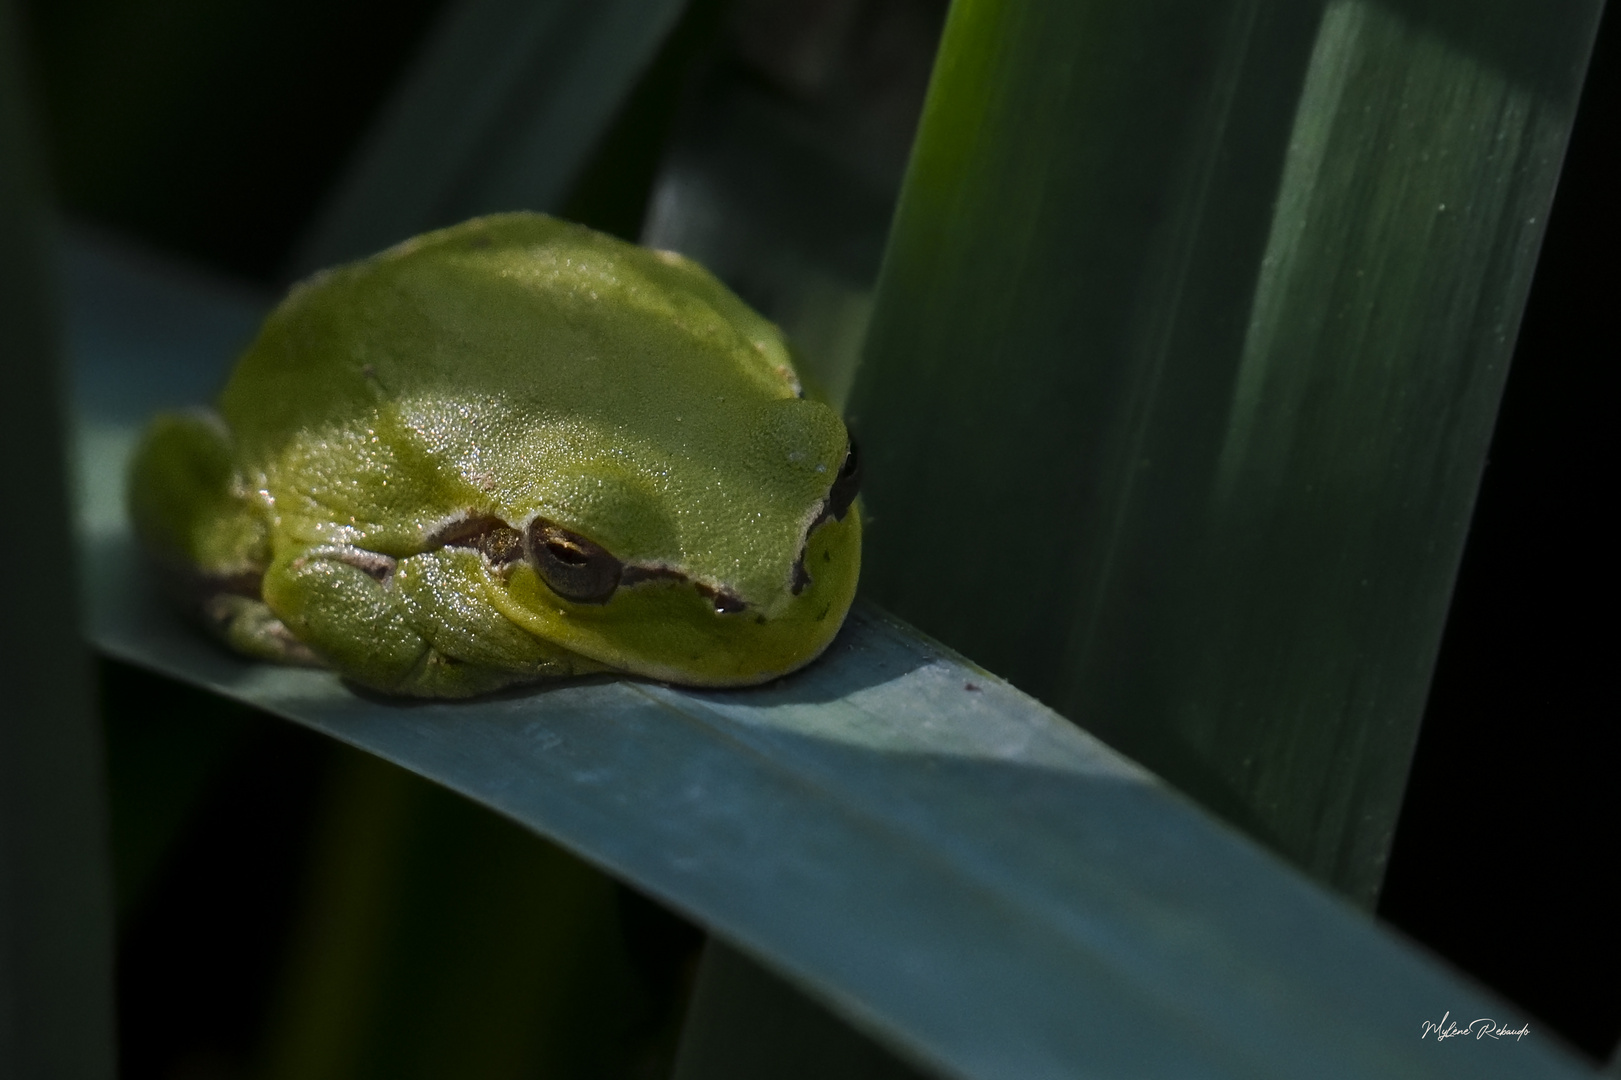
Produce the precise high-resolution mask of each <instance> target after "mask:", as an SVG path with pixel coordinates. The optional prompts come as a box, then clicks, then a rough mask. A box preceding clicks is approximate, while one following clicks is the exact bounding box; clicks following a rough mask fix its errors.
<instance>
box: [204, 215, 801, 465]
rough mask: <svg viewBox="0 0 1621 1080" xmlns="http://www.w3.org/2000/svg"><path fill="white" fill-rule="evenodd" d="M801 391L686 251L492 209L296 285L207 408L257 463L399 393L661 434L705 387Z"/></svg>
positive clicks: (704, 407) (776, 353)
mask: <svg viewBox="0 0 1621 1080" xmlns="http://www.w3.org/2000/svg"><path fill="white" fill-rule="evenodd" d="M798 392H799V386H798V383H797V380H796V377H795V375H794V372H793V367H792V364H791V361H790V358H789V354H788V351H787V347H786V344H785V342H784V340H783V338H782V335H781V332H780V331H778V330H777V328H776V327H775V326H773V325H772V324H771V323H769V322H767V321H766V320H765V319H763V318H761V317H760V316H759V315H757V314H756V313H754V312H753V311H752V310H750V309H749V308H748V307H747V306H746V305H745V304H743V303H742V302H741V301H740V300H738V299H737V297H736V296H734V295H733V294H732V293H731V292H730V291H728V290H727V289H726V288H725V287H724V286H722V285H721V284H720V283H719V282H718V281H716V280H715V279H714V278H713V277H712V276H711V275H710V274H709V273H708V272H707V271H705V270H703V269H702V268H701V267H699V266H698V265H697V264H695V263H693V262H691V261H690V260H686V259H683V258H681V257H680V256H676V255H672V254H669V253H665V252H654V251H649V250H647V249H644V248H639V247H637V246H635V245H632V244H628V243H625V242H623V241H620V240H616V239H614V238H612V237H609V236H605V235H603V234H601V233H597V232H594V231H592V230H590V229H587V228H585V227H583V226H578V225H573V224H570V223H567V222H562V221H558V220H556V219H553V218H549V217H546V216H544V215H539V214H502V215H495V216H492V217H486V218H478V219H474V220H472V221H469V222H465V223H463V224H461V225H457V226H455V227H453V228H449V229H443V230H440V231H438V232H434V233H428V234H426V235H424V236H421V237H417V238H415V239H413V240H411V241H408V242H406V243H404V244H401V245H399V246H398V247H395V248H392V249H390V250H388V251H386V252H383V253H382V254H380V255H377V256H374V257H372V258H370V259H367V260H364V261H362V262H359V263H354V264H351V265H349V266H345V267H340V268H337V269H335V270H331V271H326V272H323V273H321V274H318V275H316V276H315V277H313V278H311V279H310V280H308V281H306V282H304V283H302V284H301V285H299V286H297V287H295V288H294V289H293V291H292V292H291V294H290V295H289V296H288V298H287V299H286V300H285V301H284V302H283V303H282V304H281V306H280V307H279V308H278V309H277V310H276V311H275V312H274V313H273V314H272V315H271V316H270V318H269V319H268V320H267V321H266V323H265V326H264V328H263V329H262V331H261V332H260V335H259V337H258V338H257V339H256V340H255V342H254V343H253V345H252V346H251V347H250V348H249V350H248V352H247V353H246V354H245V355H244V356H243V358H242V361H241V362H240V363H239V365H238V366H237V369H236V371H235V373H234V374H233V376H232V378H231V381H230V382H229V384H228V385H227V386H226V388H225V390H224V392H223V393H222V395H221V399H220V411H221V413H222V415H223V416H224V418H225V420H226V422H227V423H228V424H229V425H230V428H231V430H232V432H233V433H234V436H235V438H236V442H237V447H238V450H239V453H240V454H241V455H242V459H243V460H244V462H245V463H253V462H256V461H257V462H263V461H264V460H266V459H267V458H270V457H273V456H275V455H276V454H277V453H279V452H280V451H281V449H282V447H283V446H284V445H285V444H286V442H287V440H288V439H290V438H296V437H298V436H299V434H300V433H305V434H314V433H318V432H321V431H324V430H331V429H334V428H348V427H352V426H353V425H355V424H356V423H364V422H365V418H366V417H368V416H370V415H373V414H374V413H375V412H376V410H378V409H379V408H380V407H388V406H391V405H395V404H399V403H408V402H410V401H412V400H426V401H433V402H436V403H443V402H446V401H459V402H462V403H463V404H464V405H465V406H466V407H467V408H468V409H471V410H474V411H480V410H483V409H484V407H485V406H486V405H488V406H492V407H495V408H492V410H491V411H492V412H498V413H500V414H501V415H521V416H528V417H544V416H548V415H552V416H570V417H575V418H580V417H594V418H596V419H598V420H600V421H601V422H603V423H605V424H608V425H610V426H614V427H616V428H624V429H626V430H629V431H631V432H633V433H634V434H635V435H636V436H637V437H639V438H644V439H649V440H652V441H656V442H666V441H669V440H671V439H690V438H691V437H692V434H693V433H692V430H691V428H690V427H689V428H687V429H678V428H676V427H674V425H678V424H681V423H682V422H683V418H684V417H685V418H690V417H691V416H696V415H702V414H705V413H709V412H712V411H713V405H714V402H715V399H716V397H717V396H720V397H723V398H725V397H731V398H732V400H733V402H734V403H738V402H740V401H741V400H742V399H748V398H755V399H758V400H759V402H760V403H762V404H764V403H767V402H769V401H773V400H779V399H782V398H787V397H792V396H794V395H796V394H797V393H798ZM686 398H690V399H691V401H690V402H687V401H685V400H684V399H686ZM655 400H656V401H657V402H658V404H657V407H650V403H651V402H653V401H655ZM686 405H690V408H685V407H684V406H686ZM689 422H690V420H689Z"/></svg>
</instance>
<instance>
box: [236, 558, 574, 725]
mask: <svg viewBox="0 0 1621 1080" xmlns="http://www.w3.org/2000/svg"><path fill="white" fill-rule="evenodd" d="M497 573H498V571H497V570H496V569H495V568H493V567H492V566H491V565H490V564H489V562H488V561H487V559H486V558H485V556H483V555H482V554H480V553H479V552H477V551H474V550H470V549H464V548H441V549H438V550H435V551H428V552H423V553H421V554H418V555H410V556H407V557H404V558H401V559H394V558H391V557H389V556H386V555H379V554H377V553H375V552H370V551H365V550H363V549H360V548H356V547H348V546H342V545H329V546H319V547H312V548H307V549H304V550H302V551H298V552H293V553H289V554H288V555H286V556H284V557H282V558H278V559H277V560H276V561H275V562H274V563H273V564H272V566H271V568H270V570H269V572H268V573H267V574H266V575H265V579H264V586H263V595H264V599H265V602H266V604H268V605H269V608H270V610H271V611H272V612H274V614H275V616H276V617H277V618H279V619H280V620H281V621H282V623H283V624H284V625H285V626H286V628H287V629H288V630H289V631H290V632H291V633H292V634H293V635H294V636H296V637H297V638H298V639H299V640H300V641H302V642H303V643H304V644H305V645H307V646H308V647H309V648H310V649H311V650H313V652H314V653H315V654H316V655H317V656H319V657H321V659H323V660H325V661H326V662H327V663H328V664H330V665H331V666H332V667H333V668H335V669H337V670H338V671H339V672H340V673H342V674H344V675H347V676H349V677H350V678H353V679H354V680H355V681H357V682H360V683H363V684H365V685H367V686H371V687H375V688H376V689H379V690H384V691H387V692H389V693H395V694H411V695H417V696H423V697H468V696H471V695H474V694H482V693H488V692H489V691H492V690H498V689H500V688H501V687H504V686H510V685H513V684H515V683H523V682H532V681H534V680H536V679H541V678H548V677H556V676H563V675H574V674H582V673H584V672H587V671H599V670H602V668H601V666H600V665H597V664H594V663H592V662H591V661H588V660H586V659H585V658H584V657H580V656H576V655H575V654H572V653H569V652H567V651H565V650H561V649H558V648H556V647H555V646H551V645H549V644H547V643H546V642H542V641H540V640H539V639H537V638H535V637H534V636H533V635H531V634H529V633H528V632H527V631H525V630H523V629H521V628H520V627H518V626H515V625H514V624H513V623H512V622H511V621H509V620H508V619H507V618H506V617H505V616H503V615H501V614H500V612H499V611H497V610H496V609H495V608H494V606H493V605H491V604H490V603H489V602H488V601H487V600H486V599H485V590H486V589H487V588H489V587H490V586H491V583H492V582H491V579H492V576H493V575H495V574H497Z"/></svg>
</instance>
